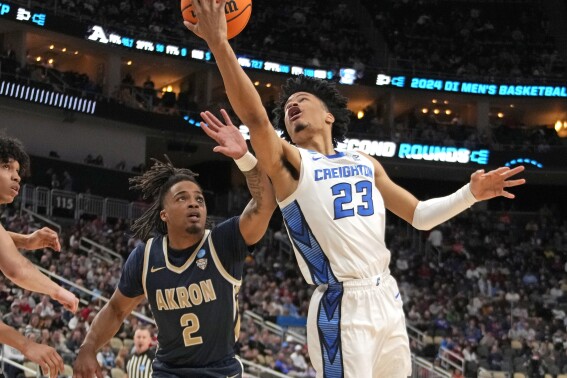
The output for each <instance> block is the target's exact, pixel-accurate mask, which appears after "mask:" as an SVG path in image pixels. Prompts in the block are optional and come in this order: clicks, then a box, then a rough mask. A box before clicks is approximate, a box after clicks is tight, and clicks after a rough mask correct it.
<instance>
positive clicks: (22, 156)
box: [0, 132, 30, 177]
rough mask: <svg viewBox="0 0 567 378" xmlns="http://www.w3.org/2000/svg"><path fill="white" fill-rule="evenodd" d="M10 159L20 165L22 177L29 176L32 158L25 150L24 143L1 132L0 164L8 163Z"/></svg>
mask: <svg viewBox="0 0 567 378" xmlns="http://www.w3.org/2000/svg"><path fill="white" fill-rule="evenodd" d="M10 159H14V160H15V161H17V162H18V163H19V164H20V172H19V174H20V176H21V177H26V176H29V172H30V157H29V156H28V154H27V153H26V151H25V150H24V146H23V144H22V142H20V140H19V139H16V138H12V137H9V136H7V135H6V134H5V133H4V132H0V162H2V163H7V162H8V161H10Z"/></svg>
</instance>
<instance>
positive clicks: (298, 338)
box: [242, 310, 307, 344]
mask: <svg viewBox="0 0 567 378" xmlns="http://www.w3.org/2000/svg"><path fill="white" fill-rule="evenodd" d="M242 318H243V319H252V321H253V322H254V324H256V325H257V326H259V327H260V328H262V329H263V328H266V329H268V331H270V332H272V333H275V334H277V335H280V336H282V338H283V337H285V336H291V337H292V338H293V340H294V341H295V342H297V343H301V344H305V343H306V342H307V339H306V337H305V335H302V334H300V333H297V332H294V331H291V330H286V329H284V328H283V327H280V326H279V325H277V324H275V323H272V322H270V321H267V320H264V318H262V317H261V316H260V315H258V314H256V313H254V312H252V311H249V310H246V311H244V313H243V314H242Z"/></svg>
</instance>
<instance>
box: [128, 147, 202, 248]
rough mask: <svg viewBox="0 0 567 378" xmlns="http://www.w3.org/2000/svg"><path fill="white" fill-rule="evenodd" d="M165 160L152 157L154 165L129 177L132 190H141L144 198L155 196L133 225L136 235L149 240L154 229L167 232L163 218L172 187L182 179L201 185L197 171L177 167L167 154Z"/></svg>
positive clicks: (161, 232)
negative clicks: (166, 198)
mask: <svg viewBox="0 0 567 378" xmlns="http://www.w3.org/2000/svg"><path fill="white" fill-rule="evenodd" d="M164 157H165V162H162V161H159V160H157V159H151V160H152V161H153V162H154V165H153V166H152V167H151V168H150V169H149V170H147V171H146V172H145V173H144V174H142V175H139V176H136V177H132V178H130V179H128V182H129V183H130V190H140V191H141V192H142V195H143V198H144V199H148V198H153V199H154V202H153V203H152V205H151V206H150V208H149V209H148V210H146V212H145V213H144V214H142V216H141V217H140V218H138V219H136V221H135V222H134V224H133V225H132V231H133V232H134V236H135V237H137V238H140V239H141V240H147V239H148V238H149V237H150V235H151V234H152V232H153V231H156V232H158V233H159V234H161V235H165V234H167V225H166V223H165V222H164V221H163V220H162V219H161V217H160V212H161V210H162V209H163V202H164V199H165V195H166V194H167V192H168V191H169V189H171V187H172V186H173V185H175V184H177V183H178V182H181V181H191V182H192V183H195V184H197V186H199V187H200V185H199V183H198V182H197V180H196V179H195V177H197V176H198V174H197V173H195V172H193V171H191V170H190V169H187V168H175V167H174V166H173V164H172V163H171V160H169V157H168V156H167V155H164Z"/></svg>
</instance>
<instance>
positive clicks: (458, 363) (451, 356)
mask: <svg viewBox="0 0 567 378" xmlns="http://www.w3.org/2000/svg"><path fill="white" fill-rule="evenodd" d="M439 358H440V359H441V366H443V367H444V368H447V367H448V366H451V367H452V368H454V369H460V370H461V371H462V372H464V371H465V359H464V358H463V357H462V356H460V355H458V354H457V353H455V352H453V351H451V350H449V349H447V348H444V347H442V348H441V349H440V350H439Z"/></svg>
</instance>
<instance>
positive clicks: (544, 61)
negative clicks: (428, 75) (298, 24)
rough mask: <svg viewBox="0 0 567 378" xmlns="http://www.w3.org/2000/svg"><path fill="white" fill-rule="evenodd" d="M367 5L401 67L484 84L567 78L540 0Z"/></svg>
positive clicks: (385, 0) (388, 0)
mask: <svg viewBox="0 0 567 378" xmlns="http://www.w3.org/2000/svg"><path fill="white" fill-rule="evenodd" d="M363 3H364V4H365V5H366V6H367V7H368V9H370V10H371V14H373V15H374V21H375V25H376V27H377V28H378V29H379V30H380V31H381V32H382V34H383V36H384V37H385V40H386V41H387V44H388V46H389V50H390V52H391V54H392V56H393V59H394V61H395V62H396V63H397V64H398V66H399V68H404V69H412V70H418V71H421V72H426V71H429V72H438V73H443V74H453V75H456V76H459V77H466V78H469V79H480V80H482V79H486V78H490V79H494V78H507V79H510V80H517V79H527V78H538V79H541V78H548V79H558V78H561V77H564V76H565V63H564V62H563V61H562V60H561V59H560V56H559V53H558V51H557V49H556V45H555V41H554V37H553V34H552V32H551V27H550V25H551V23H550V20H549V18H548V17H547V15H548V14H549V13H548V12H549V8H546V7H545V6H544V5H545V4H544V2H542V1H538V0H521V1H505V2H487V1H467V2H466V6H463V3H462V2H460V1H451V0H432V1H430V0H428V1H424V0H419V1H409V0H382V1H372V0H363Z"/></svg>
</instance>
